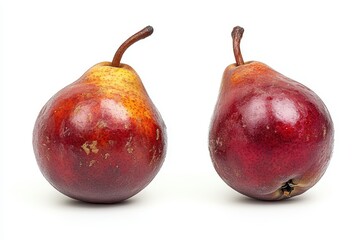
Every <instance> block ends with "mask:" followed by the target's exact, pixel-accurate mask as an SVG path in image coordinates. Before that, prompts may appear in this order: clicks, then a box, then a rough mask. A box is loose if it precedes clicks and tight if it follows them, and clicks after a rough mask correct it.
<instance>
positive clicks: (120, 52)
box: [111, 26, 154, 67]
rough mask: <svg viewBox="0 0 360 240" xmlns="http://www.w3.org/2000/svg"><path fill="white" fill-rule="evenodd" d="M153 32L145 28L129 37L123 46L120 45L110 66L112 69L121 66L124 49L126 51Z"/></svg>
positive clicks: (150, 28)
mask: <svg viewBox="0 0 360 240" xmlns="http://www.w3.org/2000/svg"><path fill="white" fill-rule="evenodd" d="M153 32H154V29H153V27H151V26H147V27H145V28H144V29H142V30H140V31H139V32H137V33H135V34H134V35H132V36H131V37H129V38H128V39H127V40H126V41H125V42H124V43H123V44H121V46H120V47H119V48H118V50H117V51H116V53H115V55H114V58H113V60H112V63H111V65H112V66H113V67H120V65H121V63H120V61H121V58H122V56H123V54H124V52H125V51H126V49H128V47H130V46H131V45H132V44H134V43H136V42H137V41H139V40H141V39H144V38H146V37H148V36H150V35H151V34H152V33H153Z"/></svg>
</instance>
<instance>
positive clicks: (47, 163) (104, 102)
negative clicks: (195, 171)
mask: <svg viewBox="0 0 360 240" xmlns="http://www.w3.org/2000/svg"><path fill="white" fill-rule="evenodd" d="M152 32H153V28H152V27H150V26H148V27H146V28H144V29H143V30H141V31H139V32H138V33H136V34H134V35H133V36H131V37H130V38H129V39H127V40H126V41H125V42H124V43H123V44H122V45H121V46H120V47H119V49H118V51H117V52H116V53H115V55H114V58H113V61H112V62H101V63H98V64H96V65H94V66H93V67H91V68H90V69H89V70H88V71H86V72H85V73H84V74H83V75H82V76H81V77H80V78H79V79H78V80H76V81H75V82H73V83H72V84H70V85H68V86H66V87H64V88H63V89H61V90H60V91H59V92H57V93H56V94H55V95H54V96H53V97H52V98H51V99H50V100H49V101H48V102H47V103H46V104H45V106H44V107H43V108H42V110H41V111H40V113H39V115H38V118H37V120H36V123H35V126H34V131H33V147H34V153H35V157H36V160H37V163H38V165H39V168H40V170H41V172H42V174H43V175H44V177H45V178H46V179H47V180H48V181H49V183H50V184H51V185H52V186H54V187H55V188H56V189H57V190H58V191H60V192H61V193H63V194H65V195H67V196H69V197H71V198H74V199H77V200H81V201H85V202H91V203H116V202H121V201H124V200H126V199H128V198H130V197H132V196H134V195H135V194H137V193H138V192H140V191H141V190H142V189H144V188H145V187H146V186H147V185H148V184H149V183H150V182H151V180H152V179H153V178H154V177H155V176H156V174H157V173H158V171H159V170H160V168H161V166H162V164H163V161H164V158H165V154H166V144H167V137H166V126H165V123H164V121H163V119H162V117H161V115H160V113H159V112H158V110H157V109H156V107H155V105H154V104H153V102H152V101H151V99H150V97H149V95H148V94H147V91H146V89H145V87H144V85H143V83H142V81H141V79H140V77H139V75H138V74H137V73H136V72H135V70H134V69H133V68H132V67H130V66H129V65H127V64H124V63H121V62H120V61H121V57H122V55H123V53H124V52H125V50H126V49H127V48H128V47H129V46H130V45H132V44H133V43H135V42H137V41H138V40H140V39H143V38H145V37H148V36H150V35H151V34H152Z"/></svg>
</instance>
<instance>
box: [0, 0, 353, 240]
mask: <svg viewBox="0 0 360 240" xmlns="http://www.w3.org/2000/svg"><path fill="white" fill-rule="evenodd" d="M358 6H359V4H357V1H350V0H341V1H298V3H291V2H290V1H249V0H246V1H243V0H236V1H226V0H222V1H209V2H206V1H184V0H183V1H163V2H162V1H157V0H152V1H136V0H127V1H120V0H118V1H115V0H114V1H107V0H103V1H73V0H71V1H65V0H64V1H45V0H43V1H42V0H32V1H26V0H8V1H1V5H0V11H1V12H0V14H1V15H0V16H1V32H0V45H1V49H0V50H1V51H0V55H1V71H0V72H1V78H0V79H1V81H0V83H1V86H0V89H1V101H0V103H1V112H0V121H1V122H0V126H1V131H0V137H1V144H0V154H1V158H0V164H1V165H0V170H1V172H0V174H1V175H0V177H1V178H0V183H1V184H0V186H1V191H0V197H1V198H0V217H1V221H0V239H80V238H81V239H125V238H126V239H209V237H214V238H211V239H215V238H216V239H261V238H266V239H279V238H292V239H315V238H319V239H328V238H329V237H334V238H331V239H340V238H341V239H359V237H360V234H359V231H358V225H359V214H360V209H359V177H358V176H359V170H360V163H359V162H360V157H359V143H360V142H359V136H360V129H359V120H360V113H359V102H360V97H359V96H360V94H359V88H358V86H359V85H358V82H359V81H360V79H359V77H360V74H359V69H360V67H359V66H360V62H359V54H360V51H359V50H360V48H359V42H360V34H359V31H360V30H359V23H360V17H359V7H358ZM146 25H152V26H153V27H154V29H155V31H154V34H153V35H152V36H151V37H149V38H147V39H145V40H142V41H141V42H138V43H136V44H135V45H133V46H132V47H131V48H129V49H128V51H127V52H126V53H125V55H124V57H123V62H124V63H127V64H130V65H131V66H132V67H134V68H135V70H136V71H137V72H138V73H139V75H140V76H141V78H142V80H143V83H144V85H145V87H146V89H147V91H148V93H149V95H150V96H151V98H152V100H153V101H154V103H155V104H156V106H157V108H158V109H159V111H160V112H161V114H162V116H163V118H164V120H165V122H166V125H167V129H168V154H167V157H166V160H165V163H164V165H163V167H162V169H161V171H160V172H159V174H158V175H157V176H156V178H155V179H154V180H153V181H152V182H151V184H150V185H149V186H148V187H147V188H146V189H144V190H143V191H142V192H140V193H139V194H138V195H136V196H135V197H133V198H132V199H130V200H129V201H126V202H124V203H123V204H116V205H93V204H85V203H81V202H78V201H74V200H71V199H69V198H67V197H65V196H63V195H62V194H61V193H59V192H57V191H56V190H55V189H54V188H52V187H51V186H50V184H48V183H47V182H46V180H45V178H43V176H42V175H41V173H40V171H39V169H38V167H37V164H36V160H35V158H34V155H33V149H32V129H33V125H34V122H35V119H36V117H37V114H38V112H39V111H40V109H41V107H42V106H43V105H44V104H45V102H46V101H47V100H48V99H49V98H50V97H51V96H52V95H53V94H54V93H56V92H57V91H58V90H59V89H61V88H62V87H64V86H66V85H67V84H69V83H71V82H73V81H74V80H76V79H77V78H78V77H80V76H81V75H82V74H83V73H84V72H85V71H86V70H87V69H88V68H89V67H91V66H92V65H94V64H95V63H97V62H100V61H111V60H112V57H113V54H114V53H115V51H116V49H117V48H118V46H119V45H120V44H121V43H122V42H123V41H124V40H125V39H126V38H127V37H129V36H130V35H131V34H133V33H135V32H136V31H138V30H140V29H142V28H143V27H145V26H146ZM235 25H241V26H243V27H244V28H245V34H244V37H243V41H242V44H241V46H242V52H243V56H244V59H245V60H259V61H262V62H264V63H267V64H268V65H270V66H271V67H273V68H274V69H276V70H278V71H279V72H281V73H283V74H285V75H287V76H289V77H291V78H293V79H295V80H297V81H300V82H302V83H303V84H305V85H307V86H308V87H310V88H311V89H313V90H314V91H315V92H316V93H317V94H318V95H319V96H320V97H321V98H322V99H323V101H324V102H325V103H326V105H327V107H328V108H329V110H330V112H331V114H332V117H333V121H334V124H335V130H336V134H335V149H334V154H333V157H332V160H331V163H330V166H329V168H328V170H327V172H326V174H325V175H324V177H323V178H322V179H321V180H320V182H319V183H318V184H317V185H316V186H315V187H313V188H312V189H311V190H309V191H308V192H306V193H305V194H303V195H302V196H299V197H297V198H293V199H290V200H289V201H282V202H260V201H255V200H251V199H249V198H246V197H244V196H242V195H240V194H238V193H237V192H235V191H233V190H232V189H230V188H229V187H228V186H227V185H226V184H225V183H224V182H223V181H222V180H221V179H220V177H219V176H218V175H217V174H216V172H215V170H214V169H213V166H212V164H211V160H210V157H209V153H208V149H207V134H208V127H209V123H210V118H211V115H212V111H213V107H214V104H215V101H216V98H217V94H218V89H219V86H220V80H221V76H222V73H223V70H224V69H225V67H226V66H227V65H228V64H230V63H233V62H234V58H233V53H232V42H231V37H230V32H231V30H232V28H233V27H234V26H235Z"/></svg>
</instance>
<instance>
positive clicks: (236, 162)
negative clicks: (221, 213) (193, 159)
mask: <svg viewBox="0 0 360 240" xmlns="http://www.w3.org/2000/svg"><path fill="white" fill-rule="evenodd" d="M243 32H244V30H243V28H241V27H235V28H234V29H233V32H232V37H233V48H234V55H235V59H236V63H235V64H231V65H229V66H228V67H227V68H226V69H225V72H224V74H223V78H222V82H221V88H220V92H219V96H218V100H217V103H216V106H215V110H214V113H213V117H212V120H211V124H210V133H209V150H210V155H211V159H212V162H213V165H214V167H215V169H216V171H217V173H218V174H219V175H220V177H221V178H222V179H223V180H224V181H225V182H226V183H227V184H228V185H229V186H230V187H232V188H233V189H235V190H236V191H238V192H240V193H242V194H244V195H247V196H249V197H252V198H256V199H261V200H280V199H287V198H290V197H294V196H296V195H300V194H302V193H304V192H305V191H307V190H308V189H310V188H311V187H312V186H314V185H315V184H316V183H317V182H318V181H319V180H320V178H321V177H322V176H323V174H324V173H325V170H326V169H327V167H328V164H329V161H330V158H331V155H332V151H333V146H334V127H333V122H332V119H331V116H330V113H329V111H328V109H327V107H326V106H325V104H324V103H323V101H322V100H321V99H320V98H319V96H317V95H316V94H315V93H314V92H313V91H312V90H310V89H309V88H308V87H306V86H304V85H303V84H301V83H299V82H296V81H294V80H292V79H290V78H288V77H286V76H284V75H283V74H281V73H279V72H277V71H275V70H273V69H272V68H270V67H269V66H267V65H265V64H264V63H261V62H257V61H250V62H244V61H243V58H242V55H241V51H240V40H241V38H242V35H243Z"/></svg>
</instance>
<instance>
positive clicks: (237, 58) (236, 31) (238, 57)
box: [231, 26, 244, 66]
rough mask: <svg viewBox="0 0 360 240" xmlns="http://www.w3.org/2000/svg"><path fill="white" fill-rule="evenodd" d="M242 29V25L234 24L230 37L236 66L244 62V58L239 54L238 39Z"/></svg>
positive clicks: (239, 39) (242, 31) (241, 34)
mask: <svg viewBox="0 0 360 240" xmlns="http://www.w3.org/2000/svg"><path fill="white" fill-rule="evenodd" d="M243 33H244V29H243V28H242V27H239V26H236V27H234V29H233V30H232V32H231V37H232V38H233V49H234V55H235V61H236V66H240V65H243V64H244V59H243V57H242V55H241V50H240V41H241V38H242V36H243Z"/></svg>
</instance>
